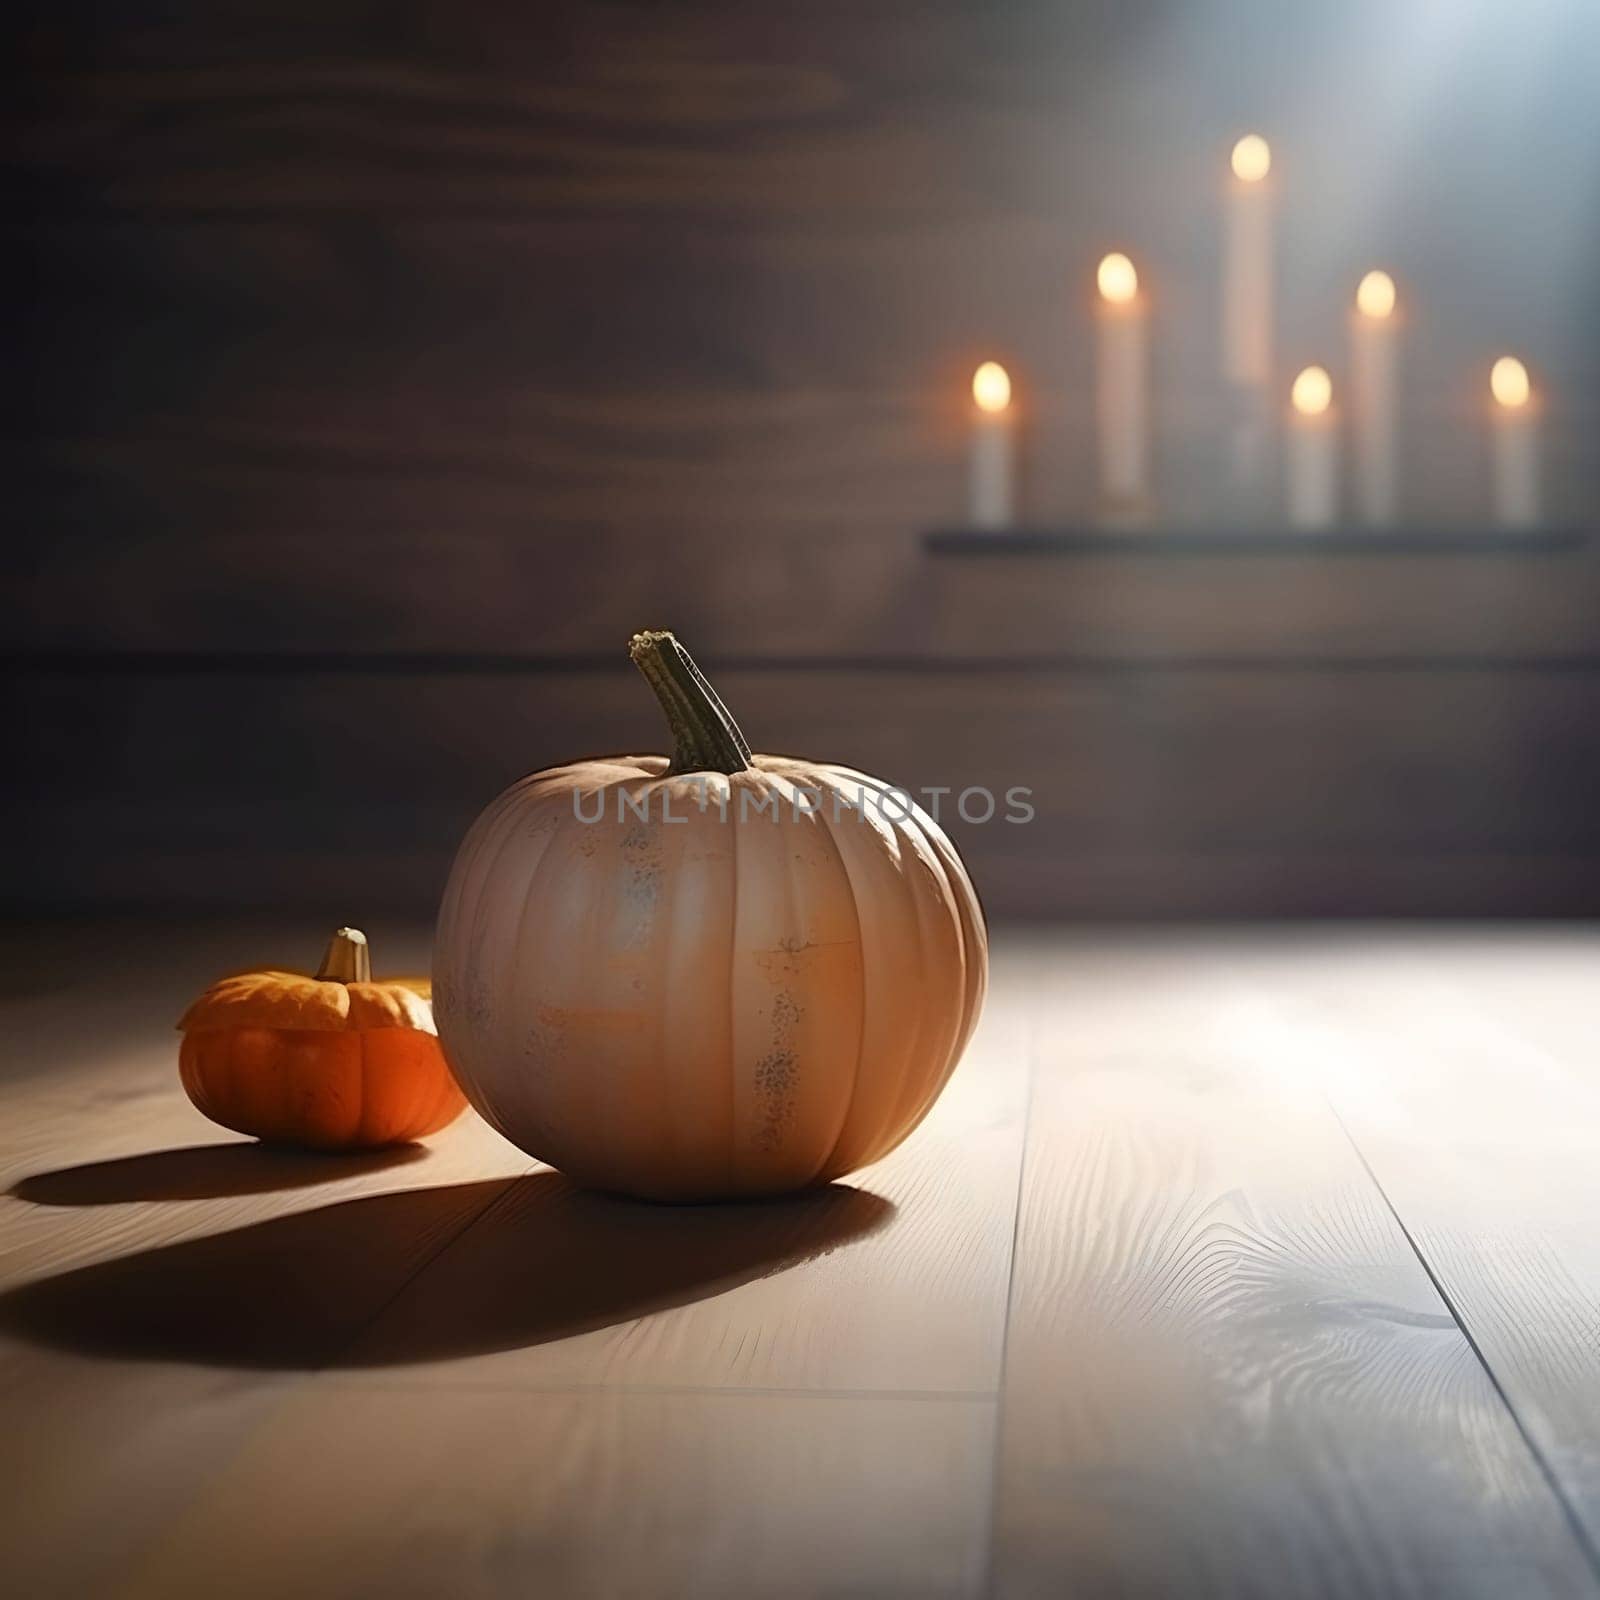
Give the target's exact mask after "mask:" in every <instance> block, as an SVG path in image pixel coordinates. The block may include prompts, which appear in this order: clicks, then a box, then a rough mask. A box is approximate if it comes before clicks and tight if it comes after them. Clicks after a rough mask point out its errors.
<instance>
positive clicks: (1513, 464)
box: [1490, 406, 1539, 528]
mask: <svg viewBox="0 0 1600 1600" xmlns="http://www.w3.org/2000/svg"><path fill="white" fill-rule="evenodd" d="M1492 430H1493V432H1492V440H1491V449H1492V451H1493V455H1492V459H1491V469H1492V478H1491V485H1490V487H1491V490H1492V503H1493V506H1494V520H1495V521H1496V522H1498V523H1500V524H1502V525H1503V526H1505V527H1508V528H1530V527H1532V526H1533V525H1534V524H1535V523H1536V522H1537V521H1538V520H1539V425H1538V422H1537V420H1536V419H1535V417H1534V415H1533V413H1532V411H1531V410H1530V408H1529V407H1527V406H1515V407H1513V406H1499V407H1497V408H1496V410H1495V414H1494V418H1493V423H1492Z"/></svg>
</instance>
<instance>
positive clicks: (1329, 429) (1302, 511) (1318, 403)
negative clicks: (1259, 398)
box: [1286, 367, 1339, 528]
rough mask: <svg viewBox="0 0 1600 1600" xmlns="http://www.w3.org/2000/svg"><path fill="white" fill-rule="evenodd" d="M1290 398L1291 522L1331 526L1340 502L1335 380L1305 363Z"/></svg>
mask: <svg viewBox="0 0 1600 1600" xmlns="http://www.w3.org/2000/svg"><path fill="white" fill-rule="evenodd" d="M1289 399H1290V403H1291V407H1292V409H1291V411H1290V414H1289V445H1288V454H1287V458H1286V460H1287V467H1288V491H1289V493H1288V499H1289V525H1290V527H1293V528H1326V527H1330V526H1331V525H1332V523H1333V517H1334V509H1335V506H1336V504H1337V500H1338V488H1337V484H1338V475H1339V432H1338V425H1337V420H1336V418H1335V417H1334V414H1333V382H1332V380H1331V379H1330V378H1329V377H1328V374H1327V372H1326V371H1325V370H1324V369H1323V368H1322V367H1307V368H1306V369H1305V371H1304V372H1302V373H1301V374H1300V375H1299V377H1297V378H1296V379H1295V380H1294V387H1293V389H1292V390H1291V391H1290V393H1289Z"/></svg>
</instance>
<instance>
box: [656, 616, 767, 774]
mask: <svg viewBox="0 0 1600 1600" xmlns="http://www.w3.org/2000/svg"><path fill="white" fill-rule="evenodd" d="M628 654H629V655H630V656H631V657H632V658H633V664H634V665H635V666H636V667H637V668H638V669H639V670H640V671H641V672H642V673H643V674H644V675H645V679H646V681H647V682H648V683H649V685H650V687H651V688H652V689H654V690H655V692H656V699H658V700H659V701H660V702H661V709H662V710H663V711H665V712H666V714H667V724H668V726H669V727H670V728H671V729H672V737H673V740H674V743H675V748H674V750H673V753H672V765H671V766H670V767H668V768H667V771H668V772H726V773H734V772H744V771H746V770H747V769H748V768H749V766H750V765H751V757H750V746H749V745H747V744H746V743H745V741H744V735H743V734H742V733H740V732H739V724H738V723H737V722H735V721H734V720H733V717H732V716H731V715H730V714H729V712H728V708H727V707H726V706H725V705H723V703H722V701H721V699H720V698H719V697H718V695H717V691H716V690H715V689H713V688H712V687H711V685H710V684H709V683H707V682H706V680H705V678H704V677H703V676H702V674H701V672H700V669H699V668H698V667H697V666H696V665H695V664H694V661H693V660H692V659H691V658H690V655H689V652H688V651H687V650H685V649H684V648H683V646H682V645H681V644H679V643H678V641H677V640H676V639H675V638H673V636H672V635H671V634H670V633H663V632H660V631H651V632H647V633H636V634H634V636H633V638H632V639H631V640H630V641H629V643H628Z"/></svg>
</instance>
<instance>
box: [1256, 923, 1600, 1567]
mask: <svg viewBox="0 0 1600 1600" xmlns="http://www.w3.org/2000/svg"><path fill="white" fill-rule="evenodd" d="M1594 958H1595V947H1594V940H1593V936H1592V934H1591V933H1589V931H1588V930H1584V931H1583V932H1582V933H1577V932H1574V933H1571V934H1568V935H1565V936H1563V935H1561V934H1559V933H1535V932H1531V931H1529V932H1523V933H1520V934H1517V935H1512V936H1508V937H1507V938H1505V939H1503V940H1502V941H1500V942H1499V943H1498V945H1497V947H1496V949H1495V951H1494V956H1493V959H1489V958H1488V952H1486V951H1485V950H1483V949H1482V948H1479V947H1475V945H1474V944H1472V943H1469V942H1465V941H1456V942H1454V943H1453V944H1443V945H1440V944H1437V943H1434V944H1428V945H1420V944H1419V943H1418V941H1415V940H1407V939H1402V938H1396V937H1393V936H1391V937H1389V938H1386V939H1383V940H1381V941H1378V942H1376V944H1375V945H1374V946H1369V947H1362V948H1353V949H1347V950H1345V951H1344V952H1342V958H1339V959H1334V960H1330V959H1328V956H1327V954H1326V953H1325V952H1324V953H1323V954H1322V957H1321V959H1319V960H1317V961H1315V962H1310V961H1307V960H1306V959H1304V955H1303V954H1302V956H1301V958H1300V959H1298V960H1292V959H1286V960H1284V961H1283V962H1282V963H1281V971H1280V974H1279V975H1278V976H1277V981H1276V982H1275V984H1274V993H1275V995H1276V996H1277V997H1278V1002H1277V1005H1276V1006H1275V1007H1270V1008H1269V1007H1266V1006H1263V1007H1261V1008H1260V1009H1259V1010H1257V1011H1255V1012H1253V1013H1252V1015H1251V1024H1252V1025H1251V1028H1250V1031H1249V1036H1248V1044H1249V1047H1250V1048H1252V1049H1254V1050H1257V1051H1269V1050H1272V1049H1274V1048H1282V1046H1283V1044H1284V1042H1285V1041H1287V1039H1288V1038H1289V1037H1290V1036H1293V1038H1294V1039H1295V1040H1296V1041H1298V1050H1299V1054H1300V1057H1301V1059H1302V1060H1304V1061H1306V1062H1307V1064H1308V1065H1311V1066H1314V1067H1315V1068H1316V1069H1317V1070H1318V1071H1319V1072H1320V1074H1321V1076H1322V1078H1323V1080H1324V1082H1325V1083H1326V1085H1327V1090H1328V1094H1329V1098H1330V1099H1331V1101H1332V1103H1333V1105H1334V1106H1335V1107H1336V1108H1337V1109H1338V1111H1339V1114H1340V1116H1341V1117H1342V1118H1343V1119H1344V1122H1345V1124H1346V1126H1347V1128H1348V1129H1349V1131H1350V1135H1351V1137H1352V1139H1353V1140H1354V1141H1355V1142H1356V1144H1357V1145H1358V1146H1359V1147H1360V1149H1361V1152H1362V1154H1363V1156H1364V1157H1365V1158H1366V1160H1367V1161H1368V1162H1369V1163H1370V1165H1371V1168H1372V1171H1373V1173H1374V1174H1375V1176H1376V1177H1377V1180H1378V1181H1379V1183H1381V1184H1382V1186H1383V1189H1384V1193H1385V1194H1386V1195H1387V1196H1388V1199H1389V1201H1390V1203H1391V1204H1392V1205H1393V1206H1394V1207H1395V1209H1396V1211H1397V1212H1398V1213H1399V1214H1400V1216H1401V1217H1403V1218H1404V1220H1405V1225H1406V1228H1407V1230H1408V1232H1409V1233H1410V1235H1411V1237H1412V1239H1413V1241H1414V1242H1415V1245H1416V1248H1417V1250H1418V1251H1419V1252H1420V1253H1421V1255H1422V1256H1423V1258H1424V1259H1425V1260H1426V1261H1427V1263H1428V1266H1429V1269H1430V1271H1431V1272H1432V1273H1433V1275H1434V1276H1435V1278H1436V1279H1437V1281H1438V1284H1439V1288H1440V1291H1441V1293H1442V1294H1444V1295H1445V1296H1446V1297H1447V1298H1448V1299H1449V1301H1450V1303H1451V1305H1452V1306H1453V1307H1454V1309H1455V1312H1456V1314H1457V1315H1458V1316H1459V1317H1460V1318H1461V1319H1462V1321H1463V1322H1464V1323H1465V1324H1466V1326H1467V1327H1468V1328H1469V1329H1470V1331H1471V1333H1472V1337H1473V1340H1474V1342H1475V1344H1476V1346H1477V1348H1478V1350H1479V1352H1480V1353H1481V1355H1482V1357H1483V1360H1484V1361H1485V1362H1486V1364H1487V1365H1488V1368H1489V1370H1490V1371H1491V1372H1492V1373H1493V1374H1494V1377H1495V1380H1496V1382H1497V1383H1498V1384H1499V1385H1500V1387H1501V1388H1502V1389H1503V1390H1504V1392H1505V1395H1506V1397H1507V1400H1508V1401H1509V1403H1510V1405H1511V1406H1512V1408H1513V1409H1514V1410H1515V1412H1516V1415H1517V1418H1518V1420H1519V1422H1520V1424H1521V1425H1522V1427H1523V1428H1524V1429H1525V1430H1526V1432H1527V1434H1528V1436H1529V1438H1530V1439H1531V1440H1532V1441H1533V1443H1534V1445H1535V1447H1536V1448H1537V1449H1538V1450H1539V1453H1540V1455H1541V1456H1542V1458H1543V1459H1544V1461H1545V1462H1546V1463H1547V1464H1548V1465H1549V1468H1550V1470H1551V1472H1552V1474H1553V1476H1554V1478H1555V1480H1556V1482H1557V1483H1558V1485H1559V1487H1560V1489H1561V1491H1562V1493H1563V1495H1564V1497H1565V1500H1566V1502H1567V1505H1568V1507H1569V1508H1570V1510H1571V1513H1572V1515H1573V1517H1574V1519H1575V1520H1576V1521H1577V1522H1578V1523H1579V1524H1580V1525H1581V1527H1582V1528H1583V1530H1584V1533H1585V1536H1586V1538H1587V1540H1588V1544H1589V1548H1590V1550H1591V1552H1594V1551H1597V1550H1600V1248H1597V1246H1596V1244H1595V1219H1596V1217H1597V1216H1600V1134H1597V1132H1596V1130H1597V1129H1600V1083H1597V1074H1596V1062H1597V1060H1600V1054H1597V1051H1600V1026H1597V1022H1596V1017H1595V1012H1594V1007H1593V1006H1592V1005H1591V1004H1589V1003H1587V999H1586V997H1585V991H1586V990H1587V988H1588V987H1589V985H1590V984H1591V982H1592V978H1593V969H1594Z"/></svg>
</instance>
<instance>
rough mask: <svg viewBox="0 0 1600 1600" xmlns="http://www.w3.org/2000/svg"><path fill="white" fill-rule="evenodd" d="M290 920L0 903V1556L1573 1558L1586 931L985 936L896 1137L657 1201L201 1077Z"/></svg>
mask: <svg viewBox="0 0 1600 1600" xmlns="http://www.w3.org/2000/svg"><path fill="white" fill-rule="evenodd" d="M371 931H373V932H374V935H375V938H376V939H377V941H378V943H379V946H380V954H382V953H387V955H388V956H389V957H390V962H391V965H407V964H409V965H412V966H419V965H422V964H423V963H425V960H426V934H425V932H424V931H422V930H420V929H410V930H406V929H400V928H396V929H374V930H371ZM321 932H322V930H321V929H320V928H313V927H311V926H309V925H303V926H298V927H290V926H281V927H263V926H255V927H249V926H245V925H242V924H239V925H233V926H219V927H208V928H203V929H187V930H174V931H170V932H156V933H154V934H152V933H151V932H150V931H149V929H148V928H136V927H134V926H132V925H124V926H119V925H114V924H96V925H94V926H92V927H87V928H85V927H78V928H65V927H59V926H56V927H51V928H47V929H43V930H28V931H26V933H16V934H13V935H11V936H9V937H8V940H7V946H6V965H5V969H4V970H5V973H6V978H5V986H6V992H5V994H4V996H3V998H0V1010H3V1015H4V1021H5V1030H4V1032H5V1037H6V1038H7V1039H8V1041H9V1045H10V1049H9V1058H8V1060H7V1062H6V1066H5V1085H4V1089H3V1100H0V1129H3V1146H0V1148H3V1152H4V1154H3V1160H4V1172H3V1174H0V1187H3V1188H4V1189H5V1191H6V1193H5V1195H4V1198H3V1199H0V1273H3V1276H4V1281H5V1285H6V1287H5V1289H4V1292H3V1294H0V1376H3V1405H4V1411H3V1416H4V1430H3V1433H0V1586H3V1587H4V1590H5V1592H7V1593H9V1594H12V1595H17V1596H26V1597H29V1600H32V1597H35V1596H48V1595H73V1596H81V1595H86V1594H89V1595H101V1594H110V1595H118V1596H123V1595H149V1596H187V1595H205V1596H212V1595H221V1594H226V1595H229V1596H257V1595H259V1596H277V1595H296V1596H310V1597H320V1596H324V1595H340V1596H344V1595H350V1596H356V1595H359V1596H380V1595H381V1596H385V1597H393V1596H400V1597H409V1596H418V1597H421V1596H430V1597H431V1596H446V1595H448V1596H452V1597H454V1596H467V1597H474V1596H501V1595H504V1596H517V1597H523V1596H540V1597H548V1600H565V1597H569V1596H571V1597H589V1596H613V1595H616V1596H647V1597H654V1596H677V1595H683V1596H708V1595H709V1596H724V1595H727V1596H741V1597H766V1596H796V1597H813V1596H830V1597H832V1596H850V1597H879V1596H889V1597H894V1596H916V1597H924V1596H945V1595H963V1596H965V1595H986V1594H993V1595H997V1596H1007V1597H1009V1596H1035V1595H1037V1596H1052V1597H1054V1596H1065V1595H1070V1596H1099V1595H1133V1596H1166V1595H1181V1596H1191V1595H1225V1596H1233V1595H1260V1596H1271V1597H1274V1600H1284V1597H1292V1596H1302V1595H1307V1596H1309V1595H1329V1596H1346V1595H1383V1596H1387V1595H1406V1596H1410V1595H1438V1596H1451V1597H1455V1596H1484V1597H1493V1600H1522V1597H1528V1596H1540V1595H1600V1576H1597V1574H1600V1559H1597V1551H1600V932H1596V931H1594V930H1589V929H1579V928H1545V929H1538V930H1534V929H1504V928H1502V929H1489V928H1480V929H1454V930H1439V931H1429V930H1417V929H1392V928H1391V929H1350V928H1341V929H1337V930H1288V931H1285V930H1257V931H1220V932H1217V931H1186V932H1181V933H1180V932H1128V931H1114V932H1107V931H1092V930H1081V929H1079V930H1070V931H1068V930H1031V931H1027V932H1018V933H1015V934H1012V935H1010V936H1002V937H1001V938H1000V939H999V940H998V943H997V955H996V964H995V983H994V991H993V996H992V999H991V1002H990V1005H989V1009H988V1011H987V1014H986V1016H985V1020H984V1022H983V1025H982V1028H981V1030H980V1032H979V1035H978V1037H977V1040H976V1041H975V1043H974V1046H973V1048H972V1050H971V1053H970V1055H969V1057H968V1059H967V1061H966V1062H965V1064H964V1065H963V1066H962V1068H961V1070H960V1071H959V1072H958V1074H957V1076H956V1079H955V1081H954V1082H953V1083H952V1085H951V1088H950V1090H949V1092H948V1093H947V1094H946V1096H945V1098H944V1099H943V1101H942V1102H941V1103H940V1105H939V1106H938V1108H937V1109H936V1111H935V1112H934V1114H933V1115H932V1117H931V1118H930V1119H929V1121H928V1123H927V1124H926V1125H925V1126H924V1127H923V1128H922V1129H921V1130H920V1131H919V1132H918V1133H917V1134H916V1135H915V1136H914V1137H913V1138H912V1139H911V1141H910V1142H909V1143H908V1144H907V1145H906V1146H905V1147H904V1148H902V1149H901V1150H900V1151H899V1152H897V1153H896V1154H895V1155H894V1156H892V1157H891V1158H890V1159H889V1160H887V1161H885V1162H883V1163H882V1164H881V1165H879V1166H877V1167H874V1168H871V1169H869V1170H867V1171H865V1172H863V1173H861V1174H859V1175H858V1176H857V1177H856V1178H855V1179H854V1180H853V1181H852V1183H851V1185H849V1186H842V1185H841V1186H836V1187H835V1188H833V1189H831V1190H829V1191H826V1192H822V1193H817V1194H813V1195H810V1196H807V1197H804V1198H801V1199H797V1200H792V1201H786V1202H780V1203H775V1204H769V1205H762V1206H748V1207H726V1208H687V1209H657V1208H650V1207H643V1206H636V1205H630V1204H627V1203H624V1202H621V1201H616V1200H610V1199H603V1198H598V1197H595V1196H591V1195H586V1194H582V1193H579V1192H577V1191H574V1190H573V1189H571V1188H570V1187H569V1186H568V1185H567V1184H566V1183H565V1182H564V1181H563V1180H562V1179H561V1178H560V1177H559V1176H557V1175H556V1174H555V1173H553V1172H550V1171H549V1170H548V1169H545V1168H542V1167H540V1166H538V1165H537V1164H534V1163H531V1162H529V1161H528V1160H527V1159H526V1158H524V1157H523V1156H522V1155H521V1154H520V1153H519V1152H517V1151H516V1150H514V1149H512V1148H511V1147H510V1146H509V1145H507V1144H505V1143H504V1142H503V1141H501V1140H500V1139H499V1138H498V1137H496V1136H495V1135H494V1134H492V1133H490V1132H489V1131H488V1129H487V1128H486V1127H484V1126H483V1125H482V1124H481V1123H479V1122H477V1121H476V1120H475V1119H472V1118H470V1117H469V1118H466V1119H463V1121H462V1122H461V1123H459V1124H458V1125H457V1126H456V1127H454V1128H452V1129H451V1130H449V1131H448V1132H447V1133H446V1134H444V1135H441V1136H440V1137H438V1138H436V1139H435V1140H433V1141H432V1142H431V1143H430V1144H429V1145H428V1146H427V1147H426V1148H422V1149H413V1150H407V1151H404V1152H401V1153H399V1154H398V1155H391V1156H389V1157H386V1158H382V1159H378V1160H365V1161H355V1160H351V1161H345V1160H339V1159H320V1160H319V1159H312V1158H295V1157H288V1156H281V1155H273V1154H270V1153H268V1152H265V1151H262V1150H260V1149H258V1148H255V1147H253V1146H250V1145H246V1144H242V1143H237V1142H235V1141H233V1140H232V1139H230V1138H229V1137H228V1136H226V1135H224V1134H222V1133H221V1132H220V1131H219V1130H217V1129H215V1128H213V1127H210V1126H209V1125H208V1124H206V1123H205V1122H204V1121H202V1119H201V1118H200V1117H199V1116H198V1114H197V1113H195V1112H194V1111H192V1110H191V1109H190V1108H189V1106H188V1104H187V1102H186V1101H185V1100H184V1098H183V1096H182V1094H181V1092H180V1090H179V1088H178V1084H177V1074H176V1066H175V1056H176V1041H175V1037H174V1035H173V1033H172V1031H171V1025H172V1021H173V1018H174V1017H175V1016H176V1014H177V1013H178V1012H179V1011H180V1010H181V1008H182V1005H183V1003H184V1001H185V1000H186V999H187V997H188V996H189V995H190V994H191V993H192V992H194V991H195V990H196V989H197V988H198V987H199V986H200V985H201V983H202V982H203V981H204V980H206V979H208V978H209V977H211V976H214V975H215V974H216V973H218V972H220V971H223V970H226V969H228V968H230V967H237V966H240V965H245V964H249V963H250V962H252V961H258V960H262V959H268V960H271V961H276V962H285V961H288V960H290V959H292V957H293V956H294V954H295V952H296V951H300V950H304V949H308V948H312V947H314V946H315V945H316V944H317V942H318V938H319V936H320V934H321ZM401 958H403V960H402V959H401Z"/></svg>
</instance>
